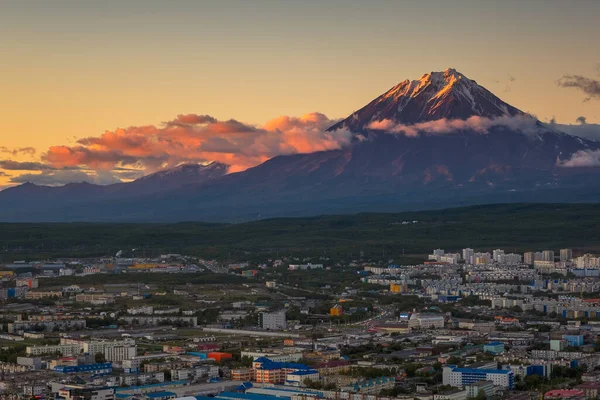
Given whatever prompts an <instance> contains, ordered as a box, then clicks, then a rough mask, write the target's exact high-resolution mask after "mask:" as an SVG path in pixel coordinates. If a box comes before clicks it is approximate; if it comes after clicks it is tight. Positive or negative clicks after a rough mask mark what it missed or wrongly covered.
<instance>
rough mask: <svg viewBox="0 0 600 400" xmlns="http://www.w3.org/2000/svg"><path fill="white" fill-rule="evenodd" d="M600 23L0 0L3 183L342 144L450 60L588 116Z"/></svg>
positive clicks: (561, 14)
mask: <svg viewBox="0 0 600 400" xmlns="http://www.w3.org/2000/svg"><path fill="white" fill-rule="evenodd" d="M598 16H600V2H599V1H597V0H573V1H569V2H566V1H562V0H545V1H538V0H529V1H527V0H518V1H517V0H503V1H493V0H486V1H481V0H454V1H453V0H445V1H444V0H419V1H417V0H415V1H409V0H394V1H392V0H390V1H388V0H370V1H355V0H304V1H291V0H290V1H288V0H215V1H210V0H204V1H202V0H194V1H186V0H170V1H154V0H139V1H137V0H105V1H92V0H53V1H45V0H27V1H20V0H4V1H2V2H0V54H2V58H1V60H0V76H1V79H0V109H1V110H2V114H1V115H2V117H1V118H0V132H1V135H2V136H1V138H2V140H1V141H0V187H2V186H10V185H15V184H19V183H22V182H24V181H26V180H32V181H35V182H38V183H47V184H59V183H67V182H69V181H78V180H93V181H95V182H96V183H110V182H114V181H118V180H128V179H132V178H134V177H136V176H138V175H139V174H140V173H142V172H143V173H147V172H151V171H153V170H156V169H160V168H164V167H166V166H172V164H174V163H177V162H188V161H191V162H197V161H210V160H212V159H215V160H218V161H223V162H228V161H231V162H230V164H235V166H234V170H242V169H244V168H247V167H249V166H252V165H256V164H257V163H260V162H263V161H265V160H266V159H268V158H270V157H273V156H274V155H277V154H289V153H294V152H307V151H317V150H326V149H330V148H335V147H336V146H339V145H340V143H342V144H343V143H345V141H347V140H348V138H347V136H345V134H344V133H342V134H341V137H331V136H329V135H328V134H324V133H323V131H324V129H325V128H326V127H327V125H328V124H330V123H333V122H335V121H336V120H337V119H339V118H343V117H345V116H347V115H349V114H350V113H352V112H353V111H355V110H356V109H358V108H360V107H362V106H363V105H365V104H366V103H368V102H369V101H370V100H372V99H373V98H375V97H377V96H378V95H380V94H381V93H383V92H385V91H386V90H388V89H389V88H390V87H392V86H393V85H395V84H396V83H398V82H400V81H403V80H405V79H418V78H419V77H420V76H422V75H423V74H424V73H427V72H431V71H442V70H445V69H447V68H450V67H452V68H455V69H457V70H458V71H460V72H461V73H463V74H465V75H466V76H467V77H469V78H471V79H474V80H476V81H477V82H478V83H479V84H481V85H483V86H485V87H486V88H488V89H489V90H491V91H492V92H494V93H495V94H496V95H498V96H499V97H500V98H501V99H503V100H504V101H506V102H508V103H510V104H512V105H514V106H515V107H518V108H520V109H521V110H524V111H527V112H530V113H532V114H534V115H535V116H537V117H538V118H539V119H540V120H542V121H549V120H552V119H553V120H555V121H556V122H558V123H560V124H580V125H581V121H584V122H585V123H587V124H588V126H593V125H594V124H598V123H600V46H599V45H598V38H600V23H599V22H598ZM201 117H206V118H204V119H203V118H201ZM580 117H584V119H583V120H582V119H579V122H577V119H578V118H580ZM207 118H208V119H207ZM182 121H183V122H182ZM186 121H187V122H186ZM169 124H170V125H169ZM248 133H249V134H250V136H251V138H250V139H249V138H248ZM144 135H146V136H148V135H152V136H153V137H155V138H156V137H159V138H160V140H158V141H155V142H154V143H151V144H148V142H147V141H144V140H143V138H142V137H143V136H144ZM223 135H232V137H233V138H234V139H233V140H232V141H228V140H224V139H223ZM206 138H208V139H210V140H205V139H206ZM257 138H258V139H257ZM209 142H210V143H209ZM230 142H235V143H234V145H235V146H233V147H235V149H231V152H230V153H228V152H227V151H225V148H226V147H227V146H230V147H231V145H232V144H231V143H230ZM165 143H176V146H178V149H179V150H177V151H178V152H177V155H176V157H173V156H172V154H171V156H170V158H169V157H166V156H164V154H161V147H162V146H164V144H165ZM199 146H200V147H204V148H203V149H202V150H203V151H199V150H198V147H199ZM124 147H126V148H127V150H128V151H127V153H126V154H124V153H123V149H124ZM93 150H96V151H100V152H102V157H100V159H99V157H95V158H93V159H92V158H91V156H90V151H93ZM236 152H242V153H243V154H242V156H240V157H238V156H237V153H236ZM119 157H121V158H119ZM236 157H237V158H236ZM140 159H142V160H143V162H140ZM25 162H26V163H27V164H17V163H25ZM17 168H20V169H17ZM140 169H141V170H143V171H142V172H140ZM86 177H87V178H86Z"/></svg>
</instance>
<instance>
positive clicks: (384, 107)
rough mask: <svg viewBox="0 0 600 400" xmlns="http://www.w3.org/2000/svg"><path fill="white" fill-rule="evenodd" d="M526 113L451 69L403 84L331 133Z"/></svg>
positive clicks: (336, 127)
mask: <svg viewBox="0 0 600 400" xmlns="http://www.w3.org/2000/svg"><path fill="white" fill-rule="evenodd" d="M523 114H524V113H523V112H522V111H521V110H519V109H517V108H515V107H513V106H511V105H510V104H507V103H505V102H503V101H502V100H500V99H499V98H498V97H496V96H495V95H494V94H493V93H492V92H490V91H489V90H487V89H486V88H484V87H483V86H480V85H479V84H477V82H475V81H474V80H471V79H469V78H467V77H466V76H464V75H463V74H461V73H460V72H458V71H456V70H455V69H452V68H449V69H447V70H445V71H442V72H431V73H429V74H425V75H423V76H422V77H421V79H418V80H413V81H409V80H408V79H407V80H405V81H403V82H400V83H399V84H397V85H396V86H394V87H392V88H391V89H390V90H388V91H387V92H385V93H384V94H382V95H381V96H379V97H377V98H376V99H375V100H373V101H371V102H370V103H369V104H367V105H366V106H364V107H363V108H361V109H360V110H358V111H356V112H354V113H352V114H351V115H350V116H349V117H348V118H346V119H344V120H342V121H340V122H338V123H337V124H335V125H334V126H332V127H331V128H330V129H329V130H337V129H340V128H346V129H349V130H351V131H354V132H361V131H363V130H364V129H365V128H366V127H367V126H368V125H369V124H370V123H371V122H374V121H383V120H391V121H393V122H396V123H402V124H415V123H419V122H427V121H435V120H439V119H443V118H445V119H467V118H469V117H473V116H478V117H486V118H495V117H501V116H517V115H523Z"/></svg>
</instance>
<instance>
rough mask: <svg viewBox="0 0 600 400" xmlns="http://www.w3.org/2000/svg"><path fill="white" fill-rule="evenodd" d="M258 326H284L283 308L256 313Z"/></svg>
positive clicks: (267, 327) (274, 327) (265, 327)
mask: <svg viewBox="0 0 600 400" xmlns="http://www.w3.org/2000/svg"><path fill="white" fill-rule="evenodd" d="M258 326H260V328H261V329H269V330H280V329H285V328H286V319H285V310H278V311H273V312H261V313H260V314H259V315H258Z"/></svg>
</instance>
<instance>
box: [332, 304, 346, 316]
mask: <svg viewBox="0 0 600 400" xmlns="http://www.w3.org/2000/svg"><path fill="white" fill-rule="evenodd" d="M343 314H344V309H343V308H342V306H341V305H339V304H336V305H335V306H333V307H331V308H330V309H329V315H331V316H332V317H339V316H341V315H343Z"/></svg>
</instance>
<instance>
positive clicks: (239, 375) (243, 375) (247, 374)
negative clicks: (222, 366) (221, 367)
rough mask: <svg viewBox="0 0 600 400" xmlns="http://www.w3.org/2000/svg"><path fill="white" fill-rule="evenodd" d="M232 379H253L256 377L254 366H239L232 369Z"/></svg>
mask: <svg viewBox="0 0 600 400" xmlns="http://www.w3.org/2000/svg"><path fill="white" fill-rule="evenodd" d="M231 379H232V380H234V381H253V380H254V379H255V375H254V370H253V369H252V368H238V369H232V370H231Z"/></svg>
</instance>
